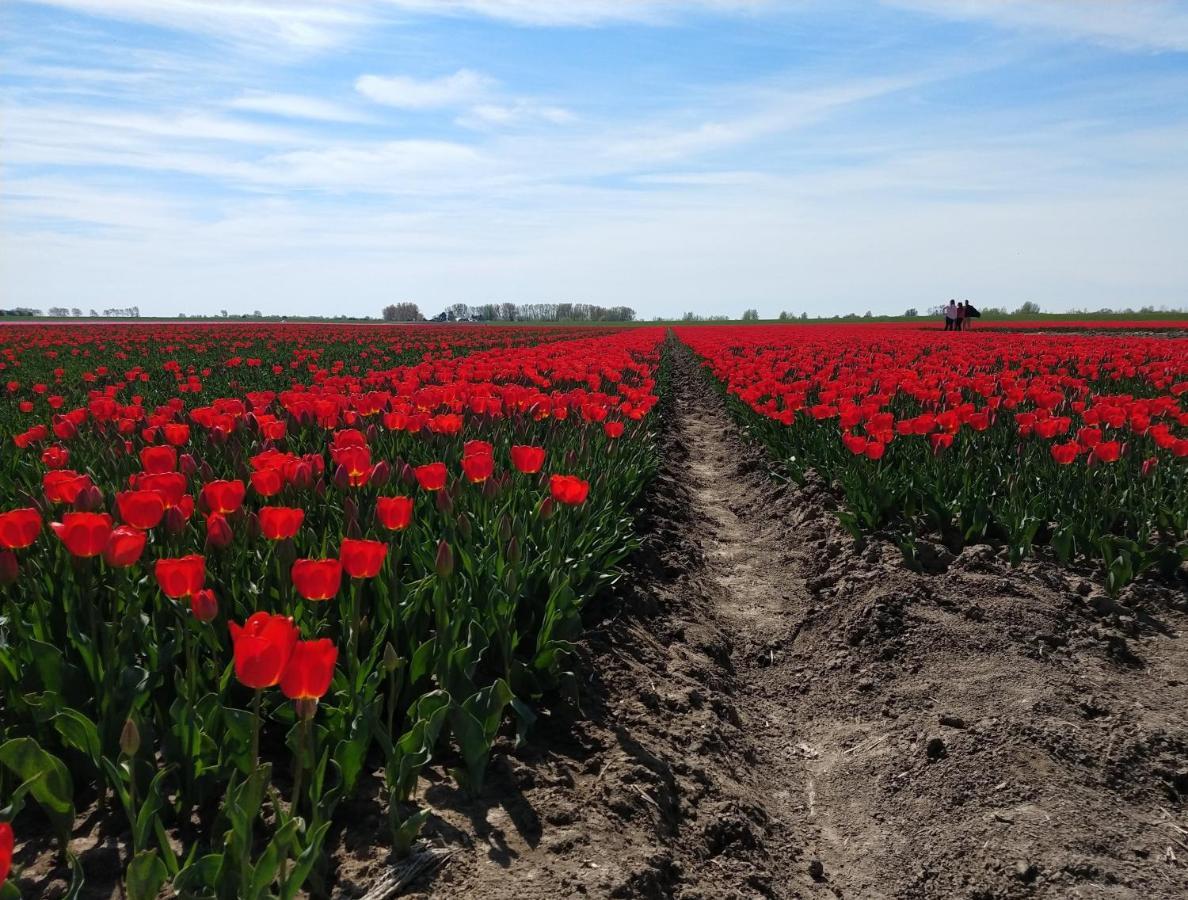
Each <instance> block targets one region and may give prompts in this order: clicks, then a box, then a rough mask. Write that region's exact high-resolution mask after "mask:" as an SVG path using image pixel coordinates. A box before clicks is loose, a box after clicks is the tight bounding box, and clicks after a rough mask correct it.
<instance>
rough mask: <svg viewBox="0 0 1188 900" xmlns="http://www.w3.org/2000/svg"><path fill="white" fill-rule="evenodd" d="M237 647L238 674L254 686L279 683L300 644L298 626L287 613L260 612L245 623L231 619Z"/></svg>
mask: <svg viewBox="0 0 1188 900" xmlns="http://www.w3.org/2000/svg"><path fill="white" fill-rule="evenodd" d="M228 628H229V629H230V631H231V643H232V644H233V645H234V649H235V677H236V678H238V679H239V681H240V683H242V684H244V685H245V686H247V687H250V688H254V689H255V690H262V689H264V688H269V687H272V686H273V685H275V684H278V683H279V682H280V680H281V676H282V675H283V674H284V672H285V668H286V666H288V664H289V658H290V657H291V656H292V655H293V647H294V646H295V645H296V644H297V626H296V625H294V624H293V620H292V619H290V618H289V617H288V616H275V615H272V614H271V613H266V612H258V613H253V614H252V615H251V616H249V617H248V620H247V621H246V622H244V623H243V625H242V626H240V625H237V624H236V623H235V622H230V623H228Z"/></svg>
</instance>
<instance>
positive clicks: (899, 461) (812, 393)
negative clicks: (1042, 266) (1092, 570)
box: [677, 323, 1188, 591]
mask: <svg viewBox="0 0 1188 900" xmlns="http://www.w3.org/2000/svg"><path fill="white" fill-rule="evenodd" d="M1091 324H1092V323H1087V325H1091ZM677 335H678V337H679V338H680V339H681V340H682V341H684V342H686V343H687V344H688V345H689V346H690V347H692V348H693V350H694V351H695V352H696V353H697V354H699V355H700V357H701V358H702V360H703V363H704V365H705V367H706V368H707V369H708V370H709V371H710V372H711V373H712V374H713V376H714V377H715V378H716V379H718V381H719V382H720V383H721V384H722V386H723V388H724V390H725V391H726V392H727V394H728V396H729V398H730V400H731V402H732V404H733V406H734V409H735V411H736V412H737V414H738V415H739V416H740V417H741V418H742V420H743V421H744V422H745V423H746V424H747V425H749V426H750V428H751V429H752V431H753V433H755V434H756V435H758V436H759V438H760V439H761V440H762V441H763V442H764V443H765V444H766V445H767V446H768V447H769V448H770V450H771V452H772V453H773V455H774V456H775V457H776V458H777V459H779V460H780V461H781V462H782V463H783V465H784V468H785V469H786V470H787V471H788V472H790V473H791V474H792V475H793V476H794V477H797V478H802V477H803V475H804V473H805V471H806V470H808V469H810V468H811V469H814V470H816V472H817V473H818V474H820V475H821V476H823V477H824V478H826V479H827V480H829V481H830V482H833V483H834V484H835V485H836V486H837V487H838V488H839V489H840V491H841V493H842V494H843V496H844V506H843V509H842V510H841V511H840V513H839V515H840V516H841V518H842V521H843V523H844V524H845V525H846V526H847V527H848V528H849V529H850V530H851V531H852V532H853V533H854V534H855V536H858V535H861V534H864V533H869V532H871V531H876V530H885V531H887V532H889V533H890V534H892V535H893V536H894V537H895V538H896V540H897V541H898V542H899V543H900V545H901V547H902V548H903V550H904V553H905V555H907V557H908V559H909V561H915V559H916V557H917V555H918V547H919V545H918V542H917V539H918V538H919V537H920V536H921V535H932V536H935V537H938V538H940V539H941V540H942V541H943V542H944V543H945V544H947V545H949V547H950V548H951V549H954V550H959V549H960V548H961V547H962V546H963V545H964V544H966V543H977V542H984V541H987V540H992V541H996V542H1001V543H1003V544H1005V545H1007V546H1008V547H1009V548H1010V554H1011V558H1012V559H1013V560H1014V561H1016V562H1017V561H1019V560H1021V559H1022V558H1023V557H1025V556H1027V555H1029V554H1030V553H1032V552H1033V550H1034V548H1035V547H1037V546H1041V545H1046V546H1048V547H1050V548H1051V549H1052V551H1053V552H1054V553H1055V554H1056V555H1057V556H1058V557H1059V559H1060V560H1062V561H1064V562H1070V561H1073V560H1081V561H1086V560H1087V561H1090V562H1092V563H1096V564H1099V565H1100V567H1101V569H1102V570H1103V571H1104V573H1105V579H1106V586H1107V587H1108V588H1109V589H1111V590H1114V591H1117V590H1118V589H1120V588H1121V587H1123V586H1124V585H1126V584H1128V583H1130V582H1131V581H1133V580H1134V579H1135V578H1137V577H1139V576H1140V575H1142V574H1143V573H1145V572H1149V571H1153V572H1161V573H1163V574H1165V575H1166V574H1170V573H1172V572H1174V571H1175V570H1176V569H1177V568H1178V567H1179V566H1180V565H1181V564H1182V563H1183V562H1184V561H1185V560H1188V340H1185V339H1183V338H1177V337H1163V336H1130V335H1111V334H1105V335H1102V334H1093V335H1086V336H1081V335H1077V336H1067V335H1051V334H1044V333H1043V332H1042V331H1032V332H1031V333H1024V334H1008V333H1004V332H1001V331H997V330H995V331H981V330H979V331H976V332H966V333H958V334H944V333H940V334H938V333H937V332H936V331H935V330H931V329H920V328H918V327H917V328H906V327H896V326H881V325H876V326H840V327H830V326H801V327H797V326H779V327H753V328H744V327H716V328H678V329H677Z"/></svg>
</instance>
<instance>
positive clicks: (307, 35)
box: [30, 0, 780, 49]
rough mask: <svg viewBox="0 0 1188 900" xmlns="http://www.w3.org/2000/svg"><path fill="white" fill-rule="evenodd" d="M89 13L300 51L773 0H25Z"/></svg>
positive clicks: (724, 9)
mask: <svg viewBox="0 0 1188 900" xmlns="http://www.w3.org/2000/svg"><path fill="white" fill-rule="evenodd" d="M30 2H39V3H41V4H43V5H47V6H57V7H60V8H64V9H68V10H72V11H74V12H79V13H84V14H86V15H92V16H103V17H107V18H113V19H122V20H125V21H132V22H142V23H146V24H150V25H156V26H159V27H164V28H171V29H175V30H179V31H193V32H199V33H202V34H209V35H216V36H218V37H220V38H221V39H224V40H228V41H233V42H245V41H246V42H252V43H266V42H269V41H279V42H281V43H282V44H285V45H288V46H292V47H297V48H305V49H321V48H324V47H328V46H333V45H335V44H338V43H340V42H341V41H343V40H345V39H346V38H347V37H349V36H350V35H352V34H354V33H356V32H358V31H360V30H362V29H363V28H364V27H365V26H367V25H368V24H372V23H374V22H375V21H377V20H380V19H384V18H388V17H390V16H391V15H392V14H393V13H395V14H404V15H418V16H477V17H483V18H489V19H496V20H500V21H505V22H511V23H514V24H518V25H529V26H556V27H566V26H578V27H585V26H593V25H601V24H607V23H616V22H651V23H657V24H659V23H662V22H666V21H671V20H673V19H675V18H678V17H680V16H682V15H688V14H692V13H719V14H739V13H741V14H749V13H755V12H760V11H763V10H766V9H774V8H777V7H778V6H779V5H780V4H779V0H250V2H241V0H30Z"/></svg>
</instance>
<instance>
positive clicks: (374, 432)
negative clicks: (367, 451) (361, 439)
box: [367, 422, 379, 444]
mask: <svg viewBox="0 0 1188 900" xmlns="http://www.w3.org/2000/svg"><path fill="white" fill-rule="evenodd" d="M377 437H379V429H378V428H376V427H375V423H374V422H372V423H371V424H370V425H368V426H367V443H368V444H374V443H375V439H376V438H377Z"/></svg>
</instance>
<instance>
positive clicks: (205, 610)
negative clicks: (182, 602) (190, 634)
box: [190, 588, 219, 622]
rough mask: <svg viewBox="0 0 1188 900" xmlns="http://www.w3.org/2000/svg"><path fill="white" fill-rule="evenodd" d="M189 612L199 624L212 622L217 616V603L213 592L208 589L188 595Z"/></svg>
mask: <svg viewBox="0 0 1188 900" xmlns="http://www.w3.org/2000/svg"><path fill="white" fill-rule="evenodd" d="M190 612H191V613H193V615H194V618H195V619H197V620H198V621H199V622H212V621H214V617H215V616H217V615H218V614H219V601H218V598H217V597H215V592H214V591H212V590H211V589H210V588H203V589H202V590H200V591H195V592H194V593H193V594H191V595H190Z"/></svg>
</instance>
